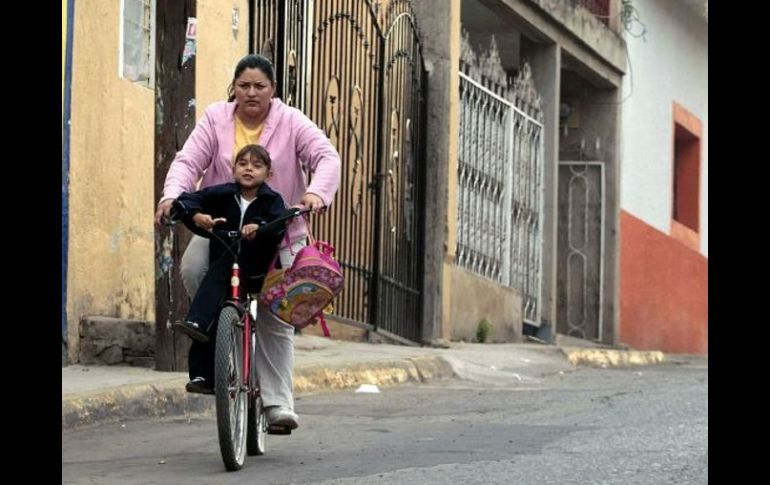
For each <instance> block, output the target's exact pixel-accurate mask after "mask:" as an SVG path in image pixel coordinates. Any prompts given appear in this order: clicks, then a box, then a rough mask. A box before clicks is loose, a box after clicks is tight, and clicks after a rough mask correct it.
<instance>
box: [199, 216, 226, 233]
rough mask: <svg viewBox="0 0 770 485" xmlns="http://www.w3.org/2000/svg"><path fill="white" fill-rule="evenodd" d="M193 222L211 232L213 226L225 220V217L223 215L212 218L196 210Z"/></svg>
mask: <svg viewBox="0 0 770 485" xmlns="http://www.w3.org/2000/svg"><path fill="white" fill-rule="evenodd" d="M193 222H194V223H195V225H196V226H198V227H200V228H201V229H204V230H206V231H209V232H211V230H212V229H214V226H216V225H217V224H219V223H222V222H227V219H225V218H224V217H217V218H216V219H212V218H211V216H210V215H208V214H204V213H202V212H198V213H197V214H195V215H194V216H193Z"/></svg>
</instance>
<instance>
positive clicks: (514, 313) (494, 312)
mask: <svg viewBox="0 0 770 485" xmlns="http://www.w3.org/2000/svg"><path fill="white" fill-rule="evenodd" d="M451 282H452V283H451V284H452V288H451V291H452V295H453V298H452V301H451V303H450V318H451V320H452V321H451V322H450V323H451V334H450V335H449V338H450V339H451V340H465V341H472V340H474V339H475V338H476V329H477V328H478V324H479V322H480V321H481V320H482V319H487V321H488V322H489V323H490V324H491V327H492V328H491V330H490V332H489V336H488V337H487V342H516V341H518V340H520V339H521V331H522V312H521V293H519V292H518V291H517V290H514V289H512V288H507V287H504V286H501V285H499V284H497V283H495V282H494V281H492V280H490V279H487V278H484V277H482V276H478V275H477V274H475V273H473V272H471V271H468V270H466V269H464V268H460V267H457V266H453V267H452V269H451Z"/></svg>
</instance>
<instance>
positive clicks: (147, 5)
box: [120, 0, 155, 88]
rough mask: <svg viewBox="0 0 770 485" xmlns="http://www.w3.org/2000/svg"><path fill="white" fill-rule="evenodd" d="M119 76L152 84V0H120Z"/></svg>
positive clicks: (153, 62)
mask: <svg viewBox="0 0 770 485" xmlns="http://www.w3.org/2000/svg"><path fill="white" fill-rule="evenodd" d="M122 12H123V20H122V25H121V50H120V55H121V60H120V69H121V72H120V76H121V77H123V78H124V79H128V80H129V81H133V82H135V83H138V84H141V85H142V86H146V87H148V88H153V87H154V85H155V0H123V8H122Z"/></svg>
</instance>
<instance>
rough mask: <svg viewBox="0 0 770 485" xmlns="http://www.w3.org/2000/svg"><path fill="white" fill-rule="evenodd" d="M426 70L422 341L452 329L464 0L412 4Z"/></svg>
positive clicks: (428, 0) (447, 332) (431, 0)
mask: <svg viewBox="0 0 770 485" xmlns="http://www.w3.org/2000/svg"><path fill="white" fill-rule="evenodd" d="M413 6H414V11H415V16H416V17H417V19H418V20H419V26H420V32H421V35H422V41H423V45H422V49H423V56H424V59H425V64H426V69H427V70H428V93H427V103H428V106H427V133H426V136H425V140H426V144H427V146H426V153H427V159H426V161H425V163H426V164H427V186H426V201H427V207H426V227H425V234H426V248H425V252H426V263H425V267H426V278H425V286H424V287H425V290H424V295H425V297H424V302H425V303H424V311H423V322H424V323H423V340H425V341H430V340H432V339H435V338H442V337H444V338H446V336H448V335H449V334H450V327H451V322H452V320H451V317H450V313H451V308H450V302H451V301H452V294H451V288H452V284H451V270H452V268H453V265H452V261H454V256H455V255H454V252H455V247H456V246H457V191H458V181H457V150H458V139H459V129H460V118H459V115H460V111H459V108H460V104H459V99H458V98H459V94H458V93H459V91H460V79H459V76H458V74H457V73H458V70H459V66H460V0H450V1H446V0H422V1H418V2H414V3H413Z"/></svg>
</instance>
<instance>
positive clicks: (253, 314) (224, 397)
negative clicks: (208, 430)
mask: <svg viewBox="0 0 770 485" xmlns="http://www.w3.org/2000/svg"><path fill="white" fill-rule="evenodd" d="M308 212H310V209H299V208H291V209H288V210H287V211H286V212H285V213H283V214H282V215H281V216H279V217H278V218H276V219H275V220H273V221H271V222H269V223H267V224H264V225H263V226H261V227H260V228H259V229H258V230H257V233H260V232H269V231H272V230H275V229H276V228H278V227H279V225H280V224H284V223H286V222H287V221H289V220H291V219H293V218H295V217H297V216H299V215H302V214H306V213H308ZM174 219H175V218H173V217H172V221H173V222H172V224H173V223H175V222H178V220H174ZM212 235H213V236H214V237H217V238H219V239H220V241H222V242H223V243H225V246H226V247H227V249H228V250H229V251H230V252H231V254H233V256H234V258H235V259H234V263H233V265H232V269H231V271H232V273H231V278H230V288H231V293H230V297H229V298H228V299H227V300H226V301H225V302H224V303H222V305H221V307H220V310H219V316H218V318H217V323H216V333H215V337H214V342H215V344H214V345H215V350H214V394H215V401H216V415H217V430H218V435H219V449H220V452H221V454H222V460H223V461H224V464H225V468H226V469H227V470H228V471H236V470H240V469H241V467H243V464H244V462H245V458H246V455H247V454H248V455H249V456H259V455H263V454H264V453H265V436H266V435H267V434H291V430H290V429H287V428H284V427H281V426H273V427H268V424H267V418H266V415H265V410H264V407H263V405H262V398H261V396H260V389H259V376H258V375H257V370H256V364H255V361H254V359H253V356H254V354H255V353H256V349H257V333H256V328H255V326H254V323H255V322H256V319H257V307H258V304H257V297H258V295H259V293H258V292H257V293H255V292H249V291H242V290H243V287H242V282H241V277H240V267H239V265H238V256H239V255H240V250H241V233H240V231H223V230H216V229H215V230H213V231H212ZM228 242H229V244H228ZM233 246H236V250H235V251H233V250H232V247H233ZM260 286H261V285H260Z"/></svg>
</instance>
